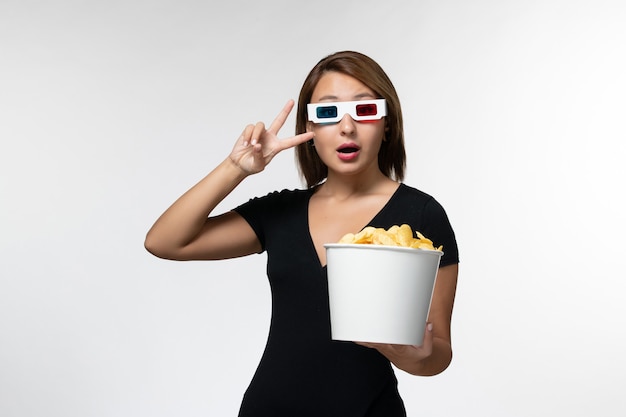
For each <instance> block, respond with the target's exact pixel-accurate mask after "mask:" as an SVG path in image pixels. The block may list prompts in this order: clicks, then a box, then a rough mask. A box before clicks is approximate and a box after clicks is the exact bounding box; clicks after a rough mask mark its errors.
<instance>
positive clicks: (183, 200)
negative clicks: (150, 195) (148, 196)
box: [144, 158, 248, 258]
mask: <svg viewBox="0 0 626 417" xmlns="http://www.w3.org/2000/svg"><path fill="white" fill-rule="evenodd" d="M247 175H248V174H246V173H245V172H244V171H243V170H242V169H241V168H239V167H238V166H237V165H236V164H235V163H233V162H232V160H231V159H230V158H226V159H225V160H224V161H223V162H222V163H221V164H219V165H218V166H217V167H216V168H215V169H214V170H213V171H211V172H210V173H209V174H208V175H207V176H206V177H204V178H203V179H202V180H201V181H200V182H198V183H197V184H196V185H194V186H193V187H192V188H191V189H189V190H188V191H187V192H186V193H185V194H183V195H182V196H181V197H180V198H178V200H176V201H175V202H174V203H173V204H172V205H171V206H170V207H169V208H168V209H167V210H166V211H165V212H164V213H163V214H162V215H161V216H160V217H159V218H158V220H157V221H156V222H155V223H154V225H153V226H152V228H150V230H149V231H148V234H147V235H146V240H145V243H144V245H145V247H146V249H147V250H148V251H149V252H150V253H152V254H154V255H156V256H159V257H165V258H173V257H175V254H176V253H177V251H178V250H180V249H181V248H183V247H184V246H185V245H187V244H188V243H189V242H191V241H192V240H193V239H194V238H195V237H196V236H197V234H198V233H199V232H200V230H201V229H202V226H203V225H204V223H205V222H206V219H207V217H208V216H209V214H211V212H212V211H213V209H215V207H216V206H217V205H218V204H219V203H220V202H221V201H222V200H223V199H224V198H225V197H226V196H227V195H228V194H229V193H230V192H231V191H232V190H234V189H235V188H236V187H237V185H239V184H240V183H241V181H243V180H244V179H245V178H246V176H247Z"/></svg>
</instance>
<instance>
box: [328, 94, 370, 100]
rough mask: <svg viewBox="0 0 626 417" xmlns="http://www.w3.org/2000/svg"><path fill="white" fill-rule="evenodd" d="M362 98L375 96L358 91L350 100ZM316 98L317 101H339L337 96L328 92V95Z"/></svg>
mask: <svg viewBox="0 0 626 417" xmlns="http://www.w3.org/2000/svg"><path fill="white" fill-rule="evenodd" d="M364 98H376V96H374V95H373V94H372V93H359V94H357V95H355V96H354V97H352V99H353V100H351V101H356V100H361V99H364ZM318 100H319V101H339V97H337V96H333V95H330V94H329V95H325V96H322V97H320V98H319V99H318Z"/></svg>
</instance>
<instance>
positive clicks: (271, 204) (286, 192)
mask: <svg viewBox="0 0 626 417" xmlns="http://www.w3.org/2000/svg"><path fill="white" fill-rule="evenodd" d="M312 192H313V191H312V190H310V189H299V188H295V189H288V188H284V189H282V190H274V191H270V192H268V193H267V194H264V195H262V194H260V195H258V196H256V197H252V198H250V199H249V200H248V201H247V202H245V203H243V204H242V205H240V206H239V207H237V208H236V209H235V210H236V211H242V210H245V209H247V208H248V207H251V206H254V207H255V208H257V209H258V208H259V207H262V208H263V209H265V210H270V209H272V210H274V209H280V208H286V207H291V206H293V204H297V203H298V202H302V201H306V200H307V199H308V197H309V196H310V195H311V194H312Z"/></svg>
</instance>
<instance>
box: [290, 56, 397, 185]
mask: <svg viewBox="0 0 626 417" xmlns="http://www.w3.org/2000/svg"><path fill="white" fill-rule="evenodd" d="M330 71H335V72H339V73H342V74H346V75H349V76H351V77H354V78H356V79H357V80H359V81H360V82H362V83H363V84H365V85H366V86H367V87H368V88H370V89H372V90H373V91H374V93H375V94H376V95H377V96H378V98H384V99H385V100H386V101H387V116H386V118H385V119H386V120H385V126H386V128H385V140H384V141H383V142H382V145H381V147H380V151H379V152H378V167H379V168H380V170H381V171H382V173H383V174H385V175H386V176H387V177H389V178H392V179H395V180H397V181H402V179H403V178H404V168H405V166H406V153H405V149H404V129H403V126H402V109H401V108H400V99H399V98H398V94H397V93H396V89H395V87H394V86H393V84H392V83H391V80H390V79H389V77H388V76H387V74H386V73H385V72H384V71H383V69H382V68H381V67H380V65H378V63H376V62H375V61H374V60H373V59H372V58H370V57H368V56H366V55H363V54H361V53H359V52H353V51H342V52H337V53H334V54H332V55H329V56H327V57H325V58H323V59H322V60H321V61H319V62H318V63H317V65H315V67H313V69H312V70H311V72H310V73H309V75H308V76H307V77H306V79H305V81H304V84H303V85H302V89H301V90H300V97H299V98H298V109H297V112H296V134H300V133H305V132H306V128H307V121H308V119H307V110H306V105H307V104H308V103H310V101H311V96H312V95H313V90H315V87H316V86H317V83H318V82H319V80H320V78H322V76H323V75H324V74H325V73H327V72H330ZM295 152H296V161H297V163H298V169H299V170H300V174H301V175H302V177H303V178H304V179H305V181H306V184H307V186H308V187H312V186H314V185H317V184H319V183H320V182H321V181H322V180H324V179H325V178H326V177H327V176H328V167H327V166H326V165H324V163H323V162H322V160H321V159H320V157H319V156H318V155H317V152H316V151H315V148H314V147H312V146H311V145H310V144H308V143H302V144H300V145H298V146H297V147H296V151H295Z"/></svg>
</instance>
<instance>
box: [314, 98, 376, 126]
mask: <svg viewBox="0 0 626 417" xmlns="http://www.w3.org/2000/svg"><path fill="white" fill-rule="evenodd" d="M367 104H375V105H376V110H377V112H376V114H375V115H368V116H358V115H357V113H356V109H357V106H358V105H367ZM331 106H334V107H336V108H337V116H336V117H321V118H320V117H318V116H317V110H318V109H319V108H321V107H331ZM306 107H307V117H308V119H309V121H310V122H313V123H315V124H332V123H338V122H339V121H340V120H341V119H343V116H345V115H346V114H349V115H350V117H352V119H353V120H355V121H357V122H365V121H372V120H380V119H382V118H383V117H385V116H387V101H386V100H385V99H384V98H380V99H375V100H358V101H327V102H322V103H309V104H307V105H306Z"/></svg>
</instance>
